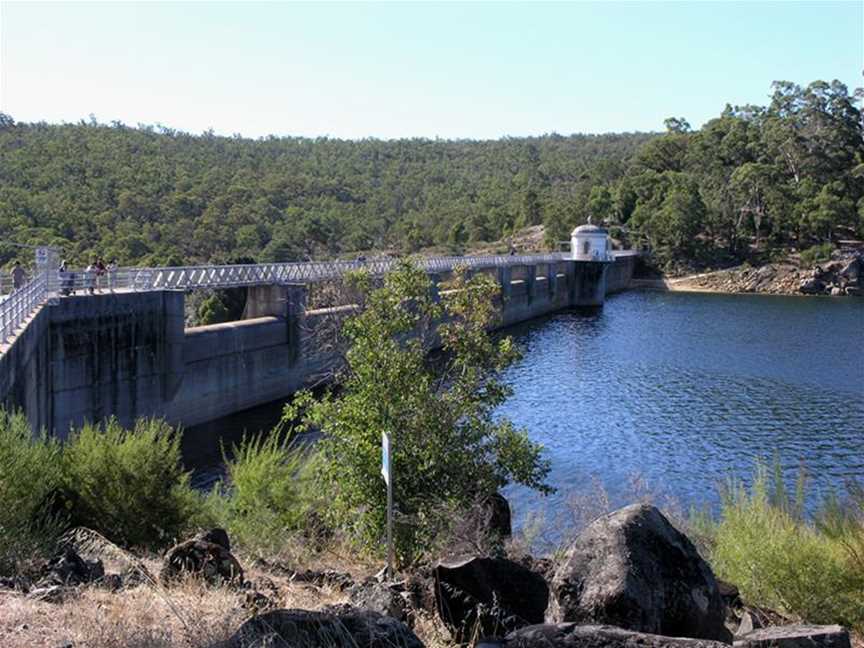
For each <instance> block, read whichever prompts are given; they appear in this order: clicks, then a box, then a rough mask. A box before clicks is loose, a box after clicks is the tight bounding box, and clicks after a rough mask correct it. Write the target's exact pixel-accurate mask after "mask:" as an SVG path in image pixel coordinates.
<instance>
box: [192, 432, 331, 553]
mask: <svg viewBox="0 0 864 648" xmlns="http://www.w3.org/2000/svg"><path fill="white" fill-rule="evenodd" d="M232 453H233V458H227V457H226V458H225V464H226V468H227V473H228V483H227V485H225V486H227V488H226V487H223V485H222V484H219V485H217V487H216V488H215V489H214V490H213V492H212V493H211V494H210V497H209V498H208V503H209V505H210V506H212V507H213V511H214V514H215V516H216V517H217V519H218V520H219V521H220V523H221V524H223V525H224V526H225V527H226V528H227V529H228V531H229V532H230V533H231V536H232V537H233V538H235V539H236V540H237V541H238V542H239V543H240V544H241V545H243V546H244V548H246V549H247V550H250V551H253V552H256V553H273V552H277V551H278V550H280V549H281V548H282V547H283V545H284V544H285V533H286V531H291V530H297V529H301V528H306V527H307V526H308V525H309V522H310V517H314V516H313V515H312V511H313V508H314V507H313V502H314V500H315V495H314V487H313V486H312V480H311V478H312V475H313V473H314V472H315V470H316V458H315V455H314V454H311V453H308V452H304V451H303V449H298V448H294V447H291V446H290V444H289V440H288V439H287V438H285V437H284V435H282V434H280V433H279V430H278V429H277V430H275V431H274V432H273V433H271V434H270V435H266V436H265V435H259V436H255V437H251V438H248V439H247V438H246V437H245V436H244V438H243V441H242V442H241V444H240V445H239V446H235V447H233V448H232ZM223 490H224V492H223Z"/></svg>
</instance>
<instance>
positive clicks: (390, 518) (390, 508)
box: [387, 454, 393, 581]
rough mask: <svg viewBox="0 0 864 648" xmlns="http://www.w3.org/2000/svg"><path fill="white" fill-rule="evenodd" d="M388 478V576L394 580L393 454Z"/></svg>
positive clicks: (389, 464)
mask: <svg viewBox="0 0 864 648" xmlns="http://www.w3.org/2000/svg"><path fill="white" fill-rule="evenodd" d="M387 468H388V471H387V472H389V473H390V475H389V476H388V479H387V577H388V578H389V579H390V581H392V580H393V456H392V454H391V456H390V461H389V462H388V466H387Z"/></svg>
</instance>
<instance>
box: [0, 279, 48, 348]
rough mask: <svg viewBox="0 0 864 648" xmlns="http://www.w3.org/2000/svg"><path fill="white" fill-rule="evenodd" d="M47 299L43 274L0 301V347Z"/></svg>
mask: <svg viewBox="0 0 864 648" xmlns="http://www.w3.org/2000/svg"><path fill="white" fill-rule="evenodd" d="M47 298H48V291H47V285H46V281H45V275H44V274H38V275H36V276H35V277H34V278H33V279H32V280H31V281H29V282H28V283H27V284H25V285H24V286H23V287H22V288H19V289H18V290H16V291H15V292H13V293H12V294H10V295H8V296H7V297H6V298H5V299H3V301H0V345H3V344H5V343H6V341H7V340H8V339H9V338H10V337H11V336H12V335H13V334H14V333H15V331H16V329H17V328H18V327H19V326H21V325H22V324H23V323H24V322H25V321H26V320H27V318H29V317H30V316H31V315H32V314H33V313H34V312H35V311H36V310H37V309H38V308H39V306H41V305H42V304H43V303H44V302H45V300H46V299H47Z"/></svg>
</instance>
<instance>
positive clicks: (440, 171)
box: [0, 115, 654, 265]
mask: <svg viewBox="0 0 864 648" xmlns="http://www.w3.org/2000/svg"><path fill="white" fill-rule="evenodd" d="M652 137H654V135H651V134H622V135H572V136H568V137H564V136H560V135H548V136H543V137H532V138H505V139H501V140H498V141H467V140H466V141H462V140H456V141H445V140H428V139H410V140H392V141H381V140H374V139H367V140H361V141H347V140H334V139H327V138H319V139H308V138H300V137H283V138H276V137H270V138H266V139H258V140H250V139H243V138H240V137H233V138H229V137H218V136H215V135H213V134H212V133H204V134H202V135H190V134H187V133H182V132H178V131H174V130H171V129H169V128H164V127H161V126H156V127H151V126H139V127H137V128H131V127H128V126H126V125H124V124H122V123H118V122H114V123H112V124H100V123H98V122H97V121H96V120H95V119H91V120H90V121H86V122H80V123H77V124H63V125H49V124H45V123H35V124H21V123H18V124H16V123H15V122H14V120H13V119H12V118H11V117H10V116H8V115H3V116H2V119H0V231H2V232H3V233H4V239H5V238H6V237H7V236H8V239H9V240H12V241H14V242H16V243H24V244H42V245H44V244H54V245H58V246H60V247H62V248H63V250H64V256H66V257H67V258H69V259H70V261H71V262H73V263H79V264H86V263H87V262H88V261H89V257H90V256H91V255H100V256H103V257H107V258H109V259H110V258H116V259H117V260H118V262H119V263H121V264H152V265H176V264H188V263H205V262H225V261H227V260H230V259H233V258H237V257H248V258H253V259H255V260H257V261H296V260H303V259H305V258H307V257H315V258H322V257H332V256H336V255H340V254H344V253H349V252H355V251H360V250H381V249H395V250H397V251H400V252H413V251H416V250H418V249H421V248H424V247H429V246H442V247H445V248H448V249H451V250H455V251H459V250H461V249H462V247H463V246H465V245H467V244H470V243H471V242H477V241H495V240H498V239H500V238H501V237H502V236H505V235H506V234H507V233H508V232H510V231H511V230H512V229H513V227H514V225H517V224H519V225H520V226H521V225H526V224H527V225H530V224H537V223H540V222H542V220H543V219H544V217H547V216H548V215H549V214H556V213H559V212H560V213H561V214H562V217H566V218H568V219H571V220H572V218H573V217H576V213H575V212H574V205H577V204H579V203H580V198H579V196H580V195H582V194H584V196H585V197H587V195H588V192H589V191H590V187H591V184H592V183H593V182H599V181H600V180H602V179H609V178H614V177H615V176H616V174H617V173H618V172H619V170H620V169H621V168H623V166H622V165H623V164H624V163H625V161H626V160H627V159H628V158H629V157H630V156H631V155H632V154H633V152H634V151H635V150H636V149H637V148H638V147H639V145H640V144H642V143H643V142H645V141H648V140H649V139H651V138H652ZM27 254H28V253H27V252H25V251H22V250H16V249H14V248H12V247H11V246H2V245H0V265H2V264H5V263H7V262H8V261H9V260H10V259H12V258H13V257H15V256H16V255H17V256H18V257H20V258H25V257H26V256H27Z"/></svg>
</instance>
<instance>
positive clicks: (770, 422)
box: [184, 292, 864, 521]
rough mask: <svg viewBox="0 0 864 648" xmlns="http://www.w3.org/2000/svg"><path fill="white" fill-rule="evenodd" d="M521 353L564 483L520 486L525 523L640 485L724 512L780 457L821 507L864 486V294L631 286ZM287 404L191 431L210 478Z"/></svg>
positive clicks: (539, 431) (527, 413)
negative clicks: (576, 498)
mask: <svg viewBox="0 0 864 648" xmlns="http://www.w3.org/2000/svg"><path fill="white" fill-rule="evenodd" d="M507 333H508V334H510V335H513V336H514V337H515V338H516V340H517V341H518V342H519V344H520V346H521V347H522V349H523V352H524V356H523V358H522V360H521V361H520V362H519V363H517V364H516V365H514V366H512V367H511V368H510V369H509V370H508V371H507V373H506V376H505V378H506V380H507V382H509V383H510V384H511V385H512V387H513V391H514V393H513V396H512V397H511V399H510V400H509V401H508V402H507V403H506V404H505V405H504V406H503V407H502V408H501V409H500V412H499V413H500V414H501V415H503V416H508V417H509V418H511V419H512V420H513V421H514V422H515V423H516V424H517V425H519V426H522V427H524V428H526V429H527V430H528V432H529V434H530V436H531V437H532V438H533V439H534V440H536V441H539V442H541V443H542V444H543V445H544V446H545V447H546V449H547V452H548V456H549V457H550V458H551V460H552V472H551V475H550V481H551V483H552V484H553V485H554V486H556V487H557V488H558V492H557V493H556V494H555V495H553V496H549V497H541V496H539V495H536V494H534V493H532V492H530V491H527V490H525V489H521V488H511V489H510V491H509V492H508V495H509V496H510V497H511V499H512V501H513V504H514V509H515V513H516V517H517V521H518V520H524V519H525V516H526V514H527V513H528V512H536V511H544V512H545V513H546V514H547V517H548V516H549V515H551V516H553V517H554V516H558V515H559V514H560V513H561V512H562V511H563V510H564V509H566V507H567V500H568V498H570V497H571V496H572V495H574V494H580V493H585V492H587V491H589V490H595V491H596V490H597V487H598V486H602V488H603V489H604V490H605V491H606V492H607V493H608V497H609V499H610V500H611V501H612V503H613V504H614V503H620V502H623V501H625V500H627V499H631V498H632V497H633V494H634V488H633V484H634V482H636V483H638V484H641V485H642V486H641V488H644V489H647V490H648V491H651V492H652V493H653V494H654V495H655V496H658V495H659V496H660V497H662V498H670V499H671V500H673V501H674V502H677V503H678V504H679V505H680V506H682V507H684V508H685V509H686V507H689V506H690V505H695V506H703V505H707V506H709V507H715V506H716V505H717V503H718V501H719V496H718V485H719V484H720V483H721V482H722V481H723V480H724V479H725V478H726V477H727V476H728V475H730V474H733V473H734V474H736V475H738V476H739V477H742V478H745V479H748V478H749V477H750V476H751V474H752V470H753V465H754V460H755V459H756V458H757V457H763V458H765V459H767V460H768V461H772V460H773V458H774V457H775V456H776V457H777V458H778V460H779V461H780V462H781V464H782V466H783V468H784V471H785V472H786V474H787V475H788V476H790V477H791V478H793V479H794V477H795V475H796V474H797V472H798V470H799V467H801V466H803V467H804V468H805V470H806V474H807V476H808V482H807V483H808V491H807V492H808V504H809V505H810V506H811V507H812V506H814V505H815V504H816V503H817V502H818V500H819V499H820V498H821V495H823V494H825V493H827V492H828V491H829V490H830V489H832V488H835V489H839V488H842V487H843V485H844V482H845V481H846V480H849V479H861V480H864V300H856V299H843V298H839V299H838V298H815V297H814V298H800V297H775V296H758V295H717V294H696V293H657V292H629V293H624V294H621V295H617V296H614V297H611V298H609V299H608V301H607V302H606V305H605V307H604V308H603V309H602V310H601V311H598V312H595V313H590V314H579V313H561V314H558V315H555V316H553V317H549V318H546V319H542V320H537V321H534V322H530V323H527V324H524V325H521V326H518V327H515V328H513V329H510V330H509V331H508V332H507ZM279 412H280V406H279V405H278V404H273V405H270V406H265V407H262V408H256V409H255V410H250V411H248V412H244V413H241V414H238V415H235V416H232V417H229V418H228V419H223V420H221V421H218V422H216V423H213V424H210V425H207V426H200V427H198V428H192V429H190V430H188V431H187V433H186V435H185V438H184V447H185V448H186V449H187V451H186V453H185V454H186V457H187V463H189V464H190V465H191V466H192V467H194V468H195V469H196V472H197V479H198V482H199V483H206V482H207V481H208V480H212V479H213V478H214V475H217V474H218V472H219V461H220V451H219V446H218V443H216V442H214V438H216V437H221V438H222V439H224V441H225V442H226V443H229V444H230V443H231V442H232V441H236V440H239V438H240V437H241V436H242V433H243V431H244V430H247V431H249V432H255V431H258V430H261V429H263V430H266V429H270V428H272V426H273V425H274V423H275V422H276V421H277V420H278V417H279Z"/></svg>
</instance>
